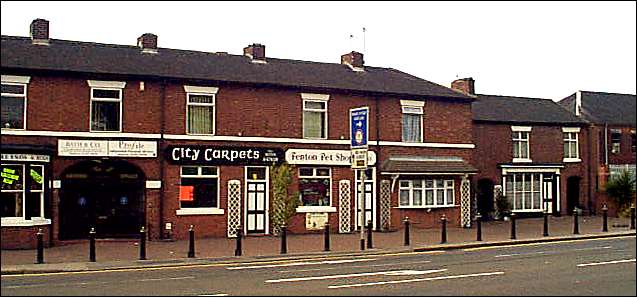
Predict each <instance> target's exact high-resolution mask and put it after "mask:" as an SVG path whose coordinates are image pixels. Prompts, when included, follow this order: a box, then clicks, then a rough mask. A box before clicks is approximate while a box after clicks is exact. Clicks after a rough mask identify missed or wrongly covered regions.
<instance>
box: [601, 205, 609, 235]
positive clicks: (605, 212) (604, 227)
mask: <svg viewBox="0 0 637 297" xmlns="http://www.w3.org/2000/svg"><path fill="white" fill-rule="evenodd" d="M602 214H603V215H602V217H603V219H604V220H603V224H602V232H608V206H607V205H606V203H604V205H603V206H602Z"/></svg>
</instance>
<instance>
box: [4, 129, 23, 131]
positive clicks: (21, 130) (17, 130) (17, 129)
mask: <svg viewBox="0 0 637 297" xmlns="http://www.w3.org/2000/svg"><path fill="white" fill-rule="evenodd" d="M5 130H6V131H26V130H27V129H24V128H2V131H5Z"/></svg>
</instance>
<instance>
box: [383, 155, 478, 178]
mask: <svg viewBox="0 0 637 297" xmlns="http://www.w3.org/2000/svg"><path fill="white" fill-rule="evenodd" d="M381 171H382V172H385V173H411V174H464V173H476V172H478V169H476V168H475V167H473V166H471V164H469V163H467V162H466V161H465V160H463V159H462V158H458V157H438V156H390V157H389V159H387V160H385V162H383V164H382V166H381Z"/></svg>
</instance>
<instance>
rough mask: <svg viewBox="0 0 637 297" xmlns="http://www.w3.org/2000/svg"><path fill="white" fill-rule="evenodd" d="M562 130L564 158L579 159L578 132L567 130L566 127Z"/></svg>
mask: <svg viewBox="0 0 637 297" xmlns="http://www.w3.org/2000/svg"><path fill="white" fill-rule="evenodd" d="M563 131H564V159H579V142H578V133H577V132H573V131H569V130H567V129H566V128H565V129H564V130H563Z"/></svg>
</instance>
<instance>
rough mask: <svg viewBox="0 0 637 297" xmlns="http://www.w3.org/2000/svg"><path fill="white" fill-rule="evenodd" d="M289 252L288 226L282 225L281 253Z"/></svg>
mask: <svg viewBox="0 0 637 297" xmlns="http://www.w3.org/2000/svg"><path fill="white" fill-rule="evenodd" d="M287 253H288V227H287V226H285V225H283V226H281V254H287Z"/></svg>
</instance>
